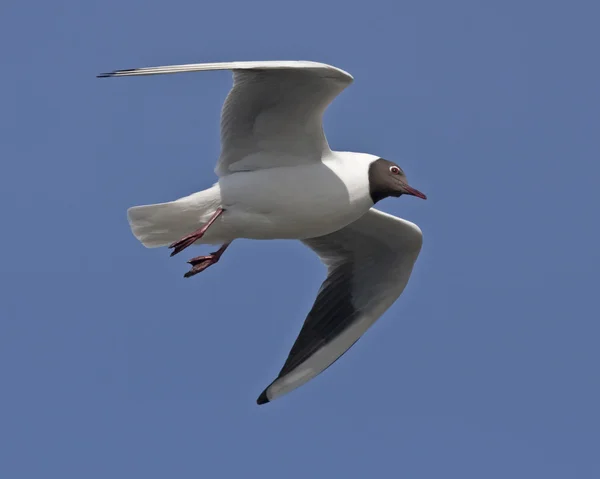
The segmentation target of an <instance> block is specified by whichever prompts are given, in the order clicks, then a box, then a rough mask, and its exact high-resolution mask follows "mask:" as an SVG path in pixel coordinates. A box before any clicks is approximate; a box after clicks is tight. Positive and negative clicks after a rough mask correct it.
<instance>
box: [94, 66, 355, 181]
mask: <svg viewBox="0 0 600 479" xmlns="http://www.w3.org/2000/svg"><path fill="white" fill-rule="evenodd" d="M204 70H233V88H232V89H231V91H230V92H229V95H228V96H227V99H226V100H225V104H224V105H223V111H222V113H221V146H222V151H221V156H220V158H219V161H218V163H217V167H216V169H215V171H216V173H217V174H218V175H219V176H223V175H226V174H229V173H232V172H234V171H242V170H254V169H259V168H272V167H276V166H283V165H296V164H299V163H306V162H310V161H320V160H321V156H322V154H323V152H327V151H329V145H328V144H327V140H326V138H325V134H324V133H323V125H322V117H323V112H324V111H325V109H326V108H327V106H328V105H329V104H330V103H331V102H332V101H333V99H334V98H335V97H336V96H337V95H338V94H339V93H340V92H341V91H342V90H343V89H344V88H346V86H348V85H349V84H350V83H352V81H353V78H352V76H351V75H350V74H348V73H346V72H345V71H343V70H340V69H339V68H335V67H332V66H330V65H325V64H323V63H316V62H307V61H264V62H228V63H195V64H189V65H171V66H162V67H148V68H136V69H132V70H117V71H114V72H111V73H102V74H100V75H98V76H99V77H113V76H137V75H159V74H163V73H180V72H195V71H204Z"/></svg>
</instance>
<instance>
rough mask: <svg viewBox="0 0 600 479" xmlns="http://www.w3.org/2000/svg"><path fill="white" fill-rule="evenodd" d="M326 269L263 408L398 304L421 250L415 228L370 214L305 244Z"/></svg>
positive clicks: (326, 363)
mask: <svg viewBox="0 0 600 479" xmlns="http://www.w3.org/2000/svg"><path fill="white" fill-rule="evenodd" d="M303 242H304V243H305V244H306V245H307V246H309V247H310V248H311V249H312V250H314V251H315V252H316V253H317V254H318V255H319V257H320V258H321V260H322V261H323V263H325V265H326V266H327V269H328V272H327V279H326V280H325V282H324V283H323V285H322V286H321V289H320V290H319V293H318V295H317V299H316V301H315V303H314V305H313V307H312V309H311V311H310V313H309V314H308V317H307V318H306V320H305V322H304V325H303V326H302V329H301V331H300V334H299V336H298V338H297V339H296V342H295V343H294V345H293V347H292V350H291V351H290V354H289V356H288V358H287V361H286V362H285V364H284V366H283V369H282V370H281V372H280V373H279V376H278V377H277V379H275V381H273V382H272V383H271V384H270V385H269V386H268V387H267V388H266V389H265V390H264V391H263V393H262V394H261V395H260V396H259V398H258V400H257V402H258V404H264V403H266V402H269V401H272V400H273V399H275V398H277V397H279V396H282V395H283V394H286V393H288V392H290V391H292V390H293V389H296V388H297V387H299V386H301V385H302V384H304V383H306V382H307V381H309V380H310V379H312V378H314V377H315V376H317V375H318V374H319V373H321V372H322V371H324V370H325V369H327V368H328V367H329V366H330V365H331V364H333V363H334V362H335V361H336V360H337V359H338V358H339V357H340V356H342V354H344V353H345V352H346V351H347V350H348V349H349V348H350V347H351V346H352V345H353V344H354V343H355V342H356V341H358V340H359V339H360V337H361V336H362V335H363V333H364V332H365V331H366V330H367V329H368V328H369V327H370V326H371V325H372V324H373V323H374V322H375V321H376V320H377V319H378V318H379V317H380V316H381V315H382V314H383V313H384V312H385V311H386V310H387V309H388V308H389V307H390V306H391V305H392V304H393V303H394V301H396V299H397V298H398V297H399V296H400V294H401V293H402V291H403V290H404V288H405V286H406V284H407V283H408V279H409V277H410V275H411V273H412V269H413V266H414V264H415V261H416V260H417V256H418V255H419V252H420V250H421V245H422V234H421V230H420V229H419V227H418V226H416V225H415V224H413V223H411V222H409V221H406V220H403V219H400V218H397V217H395V216H392V215H388V214H386V213H383V212H381V211H378V210H376V209H371V210H370V211H369V212H368V213H367V214H366V215H364V216H363V217H361V218H360V219H359V220H357V221H355V222H354V223H352V224H350V225H349V226H346V227H345V228H342V229H341V230H339V231H336V232H334V233H331V234H329V235H326V236H321V237H319V238H312V239H309V240H304V241H303Z"/></svg>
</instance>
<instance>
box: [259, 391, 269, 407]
mask: <svg viewBox="0 0 600 479" xmlns="http://www.w3.org/2000/svg"><path fill="white" fill-rule="evenodd" d="M267 389H268V388H267ZM267 389H265V390H264V391H263V392H262V393H261V395H260V396H258V399H257V400H256V404H258V405H259V406H260V405H261V404H266V403H268V402H270V401H269V398H268V397H267Z"/></svg>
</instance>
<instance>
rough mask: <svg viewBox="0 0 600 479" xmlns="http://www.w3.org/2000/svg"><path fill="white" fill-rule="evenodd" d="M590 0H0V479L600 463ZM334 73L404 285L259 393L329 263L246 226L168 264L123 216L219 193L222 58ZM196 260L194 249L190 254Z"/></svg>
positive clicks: (337, 139) (446, 473) (589, 471)
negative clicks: (214, 253) (288, 379)
mask: <svg viewBox="0 0 600 479" xmlns="http://www.w3.org/2000/svg"><path fill="white" fill-rule="evenodd" d="M599 14H600V7H599V6H598V4H597V3H595V2H591V1H589V2H584V1H579V2H570V3H567V2H553V1H550V2H542V1H537V2H533V1H518V2H517V1H507V2H501V3H499V2H476V1H464V0H458V1H455V2H445V1H442V0H437V1H435V0H434V1H426V2H421V1H410V2H392V1H390V2H383V1H378V0H374V1H370V2H366V3H362V2H361V3H359V2H356V3H352V2H341V1H333V2H320V1H316V0H306V1H304V2H296V3H294V4H293V6H292V5H291V4H286V3H284V2H275V1H261V0H258V1H255V2H242V1H240V0H232V1H231V2H222V3H219V2H213V3H206V2H192V1H179V0H173V1H171V2H158V1H144V2H142V1H137V2H133V1H124V2H123V1H120V0H119V1H117V0H109V1H103V2H80V1H61V0H58V1H54V2H42V1H39V0H38V1H32V2H17V1H14V0H8V1H5V2H3V3H2V5H1V6H0V53H1V58H2V64H3V67H2V75H0V105H1V107H0V151H1V157H2V161H1V162H0V217H1V218H2V223H3V227H2V229H1V231H2V234H1V235H0V256H1V261H0V291H1V293H0V381H1V384H2V389H1V400H0V451H1V452H0V476H1V477H3V478H10V479H20V478H36V479H37V478H40V477H57V478H58V477H60V478H61V479H69V478H77V479H81V478H86V479H95V478H99V479H105V478H107V477H111V478H131V477H144V478H146V479H154V478H165V477H178V478H188V477H189V478H192V477H193V478H197V477H211V478H213V477H214V478H217V477H224V478H227V477H258V476H261V477H267V478H271V477H273V478H274V477H286V478H292V479H293V478H300V477H348V478H364V477H382V478H383V477H390V478H392V477H393V478H396V477H407V478H425V479H426V478H439V477H452V478H454V477H456V478H461V479H465V478H478V479H479V478H481V477H485V478H487V479H493V478H501V479H504V478H506V477H511V478H531V477H543V478H545V479H551V478H561V479H562V478H565V477H572V478H595V477H600V456H599V455H598V448H599V446H600V437H599V432H598V431H599V430H600V414H599V412H598V404H600V385H599V377H598V364H599V363H600V352H599V348H598V337H599V335H600V326H599V325H598V318H599V316H600V315H599V314H598V309H599V308H598V292H597V289H598V284H599V281H598V271H599V268H600V248H599V247H598V245H600V241H599V240H600V227H599V226H598V208H599V206H600V202H599V200H598V177H599V174H600V166H599V164H600V163H599V162H598V158H599V153H600V140H599V139H598V138H599V136H598V126H599V122H600V115H599V113H598V112H599V111H600V94H599V90H598V84H599V76H600V66H599V63H598V61H597V58H598V51H597V46H598V45H599V44H600V38H599V37H600V35H599V34H598V28H597V19H598V15H599ZM268 59H307V60H315V61H323V62H327V63H331V64H334V65H336V66H338V67H340V68H343V69H345V70H347V71H349V72H351V73H352V74H353V75H354V76H355V79H356V81H355V83H354V85H352V86H351V87H350V88H348V89H347V90H346V91H345V92H344V93H343V94H342V95H341V96H340V97H339V98H338V100H336V102H335V103H334V104H333V105H332V107H331V108H330V109H329V110H328V112H327V114H326V119H325V123H326V131H327V134H328V138H329V141H330V144H331V145H332V147H334V148H337V149H343V150H354V151H365V152H370V153H375V154H377V155H380V156H383V157H386V158H389V159H391V160H394V161H397V162H398V163H399V164H400V165H401V166H402V167H403V168H404V169H405V171H406V172H407V175H408V177H409V179H410V180H411V183H412V184H413V186H415V187H416V188H418V189H420V190H422V191H424V192H425V193H426V194H427V195H428V197H429V199H428V201H426V202H423V201H421V200H417V199H415V198H405V197H403V198H401V199H400V200H395V199H389V200H386V201H385V202H383V203H382V204H381V207H382V209H384V210H385V211H387V212H390V213H393V214H397V215H400V216H402V217H405V218H408V219H410V220H412V221H415V222H417V223H418V224H419V225H420V226H421V228H422V229H423V232H424V236H425V244H424V248H423V251H422V254H421V256H420V258H419V261H418V263H417V265H416V268H415V272H414V275H413V277H412V279H411V282H410V284H409V286H408V288H407V289H406V291H405V293H404V295H403V296H402V297H401V299H400V300H399V301H398V302H397V303H396V304H395V305H394V306H393V307H392V308H391V309H390V310H389V311H388V312H387V313H386V314H385V315H384V316H383V317H382V319H381V320H380V321H379V322H378V323H376V325H375V326H374V327H373V328H372V329H371V330H370V331H369V332H368V334H367V335H366V336H365V337H364V338H363V339H362V340H361V341H359V343H357V344H356V346H355V347H354V348H353V349H352V350H351V351H350V352H349V353H348V354H346V355H345V356H344V358H343V359H342V360H340V361H338V362H337V363H336V364H335V365H334V366H333V367H331V368H330V369H328V370H327V371H326V372H325V373H323V374H322V375H320V376H319V377H317V378H316V379H315V380H313V381H311V382H310V383H309V384H307V385H305V386H303V387H302V388H300V389H298V390H297V391H295V392H293V393H291V394H289V395H288V396H285V397H283V398H281V399H279V400H277V401H275V402H273V403H271V404H268V405H266V406H261V407H258V406H257V405H256V404H255V399H256V397H257V395H258V394H259V393H260V392H261V391H262V389H263V388H264V387H265V386H266V385H267V384H269V382H270V381H271V380H272V379H273V378H274V377H275V375H276V374H277V373H278V371H279V369H280V367H281V365H282V364H283V361H284V359H285V357H286V355H287V352H288V350H289V348H290V346H291V344H292V342H293V340H294V338H295V336H296V334H297V332H298V330H299V328H300V326H301V324H302V322H303V320H304V317H305V314H306V312H307V311H308V310H309V308H310V306H311V304H312V301H313V299H314V296H315V294H316V291H317V289H318V287H319V284H320V282H321V280H322V279H323V276H324V268H323V267H322V266H321V265H320V263H319V261H318V259H317V258H316V257H315V256H314V255H313V254H312V253H311V252H310V251H309V250H308V249H306V248H305V247H303V246H302V245H301V244H299V243H296V242H283V241H281V242H262V243H261V242H251V241H237V242H236V243H234V245H233V246H232V247H231V248H230V249H229V250H228V251H227V254H226V255H225V256H224V257H223V259H222V261H221V262H220V263H219V264H218V265H217V266H215V267H212V268H210V269H209V270H208V271H206V272H205V273H203V274H202V275H199V276H197V277H195V278H193V279H192V280H184V279H183V277H182V275H183V273H184V272H185V271H186V264H185V260H186V259H187V257H180V256H178V257H175V258H169V255H168V251H167V250H164V249H161V250H147V249H145V248H143V247H142V246H141V245H140V244H139V243H138V242H137V241H136V240H135V239H134V238H133V236H132V235H131V233H130V231H129V228H128V225H127V221H126V214H125V212H126V209H127V208H128V207H130V206H133V205H137V204H146V203H154V202H160V201H168V200H171V199H175V198H177V197H179V196H183V195H185V194H188V193H191V192H193V191H197V190H200V189H203V188H206V187H208V186H210V185H211V184H212V183H213V182H214V181H215V177H214V174H213V171H212V170H213V167H214V163H215V160H216V159H217V157H218V153H219V138H218V115H219V111H220V107H221V103H222V101H223V99H224V97H225V95H226V93H227V91H228V89H229V87H230V75H229V73H227V72H215V73H203V74H195V75H192V74H190V75H174V76H173V75H169V76H162V77H147V78H133V79H128V78H123V79H109V80H98V79H96V78H95V75H96V74H97V73H99V72H103V71H107V70H112V69H116V68H131V67H139V66H152V65H163V64H173V63H188V62H202V61H227V60H268ZM197 251H201V250H200V249H197Z"/></svg>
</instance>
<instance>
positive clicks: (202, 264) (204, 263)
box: [183, 243, 231, 278]
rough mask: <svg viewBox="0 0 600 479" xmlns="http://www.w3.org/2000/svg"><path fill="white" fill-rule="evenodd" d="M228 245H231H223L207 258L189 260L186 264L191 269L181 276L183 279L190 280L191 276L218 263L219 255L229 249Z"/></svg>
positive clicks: (199, 257)
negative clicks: (190, 266)
mask: <svg viewBox="0 0 600 479" xmlns="http://www.w3.org/2000/svg"><path fill="white" fill-rule="evenodd" d="M230 244H231V243H225V244H224V245H223V246H221V247H220V248H219V249H218V250H217V251H215V252H214V253H211V254H209V255H207V256H196V257H195V258H192V259H191V260H189V261H188V263H189V264H191V265H192V269H190V270H189V271H188V272H187V273H185V274H184V275H183V276H184V277H185V278H191V277H192V276H194V275H196V274H198V273H201V272H202V271H204V270H205V269H206V268H208V267H209V266H212V265H213V264H215V263H216V262H218V261H219V259H220V258H221V255H222V254H223V253H224V252H225V250H226V249H227V248H228V247H229V245H230Z"/></svg>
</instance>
